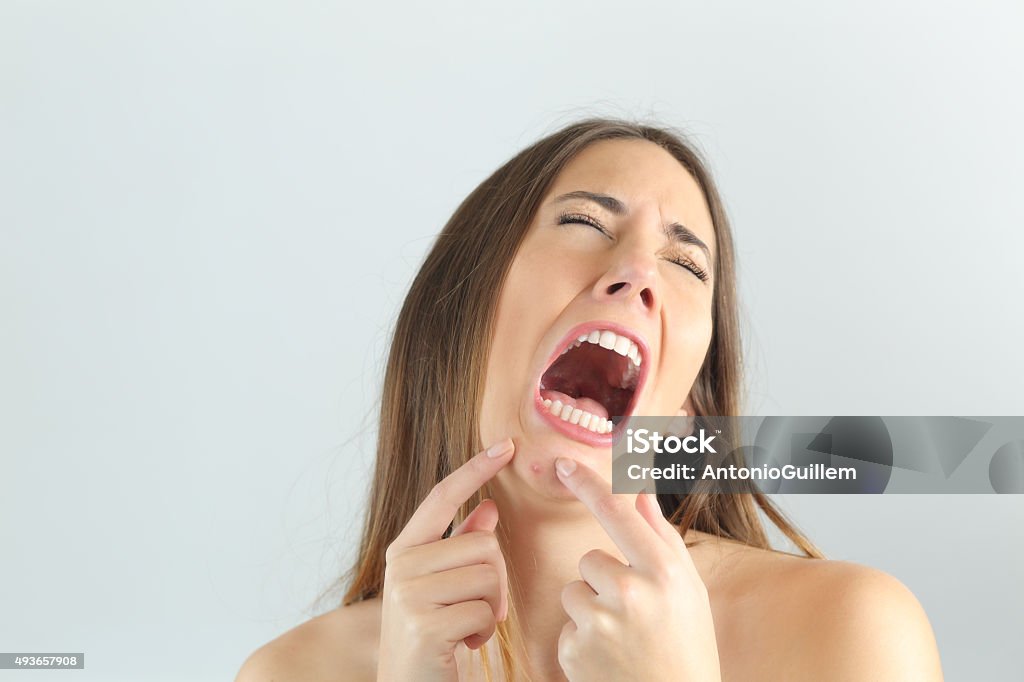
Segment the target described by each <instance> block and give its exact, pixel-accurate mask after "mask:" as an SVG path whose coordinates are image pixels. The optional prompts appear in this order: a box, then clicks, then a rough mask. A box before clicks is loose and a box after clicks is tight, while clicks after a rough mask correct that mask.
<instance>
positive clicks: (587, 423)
mask: <svg viewBox="0 0 1024 682" xmlns="http://www.w3.org/2000/svg"><path fill="white" fill-rule="evenodd" d="M544 407H546V408H547V410H548V412H550V413H551V414H553V415H555V416H556V417H558V418H559V419H561V420H562V421H564V422H569V423H570V424H576V425H578V426H582V427H583V428H585V429H587V430H589V431H593V432H594V433H611V431H612V428H613V427H614V426H615V425H614V424H612V420H611V419H604V418H603V417H598V416H597V415H595V414H591V413H590V412H587V411H586V410H581V409H579V408H574V407H572V406H571V405H563V404H562V401H561V400H555V401H554V402H552V401H551V400H550V399H545V400H544Z"/></svg>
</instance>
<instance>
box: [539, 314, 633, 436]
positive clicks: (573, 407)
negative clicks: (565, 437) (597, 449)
mask: <svg viewBox="0 0 1024 682" xmlns="http://www.w3.org/2000/svg"><path fill="white" fill-rule="evenodd" d="M643 356H644V350H643V346H642V344H641V343H638V341H637V340H635V339H633V338H630V337H629V336H626V335H625V334H624V333H623V332H621V331H620V332H614V331H611V330H610V329H605V328H592V329H589V330H587V329H581V330H579V331H578V332H576V335H575V336H573V337H570V340H569V341H568V342H567V343H566V346H565V347H564V348H563V350H562V352H561V354H560V355H558V356H557V357H556V358H555V359H554V361H553V362H552V363H551V364H550V366H549V367H548V368H547V370H546V371H545V372H544V374H543V375H542V376H541V378H540V387H539V391H540V398H541V401H542V404H543V407H544V410H546V411H547V412H548V413H549V414H550V415H551V416H553V417H556V418H557V419H558V420H560V421H562V422H565V423H566V424H568V425H571V426H573V427H579V428H580V429H584V430H586V431H590V432H592V433H594V434H598V435H603V434H608V433H611V432H612V431H613V430H614V429H615V424H614V423H613V420H612V417H628V416H629V415H630V413H631V411H632V409H633V404H634V398H635V397H636V393H637V389H638V387H639V386H640V384H641V380H642V378H643V372H642V371H641V366H642V365H643V360H644V357H643ZM573 430H575V429H573Z"/></svg>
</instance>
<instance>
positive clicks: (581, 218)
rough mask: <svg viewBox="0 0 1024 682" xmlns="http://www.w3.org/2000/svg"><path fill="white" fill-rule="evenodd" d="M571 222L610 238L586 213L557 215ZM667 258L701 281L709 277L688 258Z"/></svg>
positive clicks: (563, 222)
mask: <svg viewBox="0 0 1024 682" xmlns="http://www.w3.org/2000/svg"><path fill="white" fill-rule="evenodd" d="M572 223H582V224H584V225H589V226H590V227H592V228H594V229H595V230H597V231H598V232H600V233H601V234H603V235H604V236H606V237H609V238H611V234H609V233H608V230H606V229H605V228H604V226H603V225H601V223H599V222H597V221H596V220H594V219H593V218H591V217H590V216H588V215H586V214H585V213H563V214H561V215H560V216H558V224H559V225H569V224H572ZM667 260H668V261H669V262H670V263H675V264H676V265H678V266H680V267H682V268H684V269H686V270H689V271H690V272H692V273H693V275H694V276H695V277H696V278H697V279H699V280H700V281H702V282H707V281H708V279H710V278H711V276H710V275H709V274H708V271H707V270H705V269H704V268H702V267H701V266H699V265H697V264H696V263H694V262H693V261H692V260H690V259H689V258H686V259H682V258H668V259H667Z"/></svg>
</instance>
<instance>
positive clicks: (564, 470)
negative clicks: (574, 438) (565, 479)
mask: <svg viewBox="0 0 1024 682" xmlns="http://www.w3.org/2000/svg"><path fill="white" fill-rule="evenodd" d="M555 468H556V469H558V473H560V474H562V475H563V476H571V475H572V472H574V471H576V462H574V461H573V460H571V459H565V458H564V457H559V458H558V459H556V460H555Z"/></svg>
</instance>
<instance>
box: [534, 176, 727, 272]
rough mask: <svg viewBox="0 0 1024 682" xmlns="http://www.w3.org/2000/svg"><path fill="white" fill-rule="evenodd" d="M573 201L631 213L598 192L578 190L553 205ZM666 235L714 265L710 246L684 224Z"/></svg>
mask: <svg viewBox="0 0 1024 682" xmlns="http://www.w3.org/2000/svg"><path fill="white" fill-rule="evenodd" d="M573 199H584V200H586V201H592V202H594V203H595V204H598V205H599V206H601V207H602V208H604V209H606V210H607V211H608V212H610V213H614V214H615V215H626V214H628V213H629V209H628V208H626V205H625V204H624V203H622V202H621V201H619V200H618V199H616V198H615V197H612V196H608V195H607V194H598V193H597V192H587V191H584V190H576V191H575V192H567V193H566V194H562V195H560V196H558V197H556V198H555V200H554V202H553V203H556V204H560V203H562V202H565V201H572V200H573ZM665 235H666V236H667V237H668V238H669V239H672V240H673V241H677V242H680V243H682V244H692V245H693V246H696V247H699V248H700V249H701V250H702V251H703V252H704V255H705V256H707V258H708V261H709V262H712V263H713V262H714V259H713V258H712V257H711V249H709V248H708V245H707V244H705V243H704V242H703V241H702V240H701V238H700V237H698V236H697V235H696V234H694V232H693V230H691V229H690V228H688V227H686V226H685V225H683V224H682V223H672V224H670V225H668V226H666V227H665Z"/></svg>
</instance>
